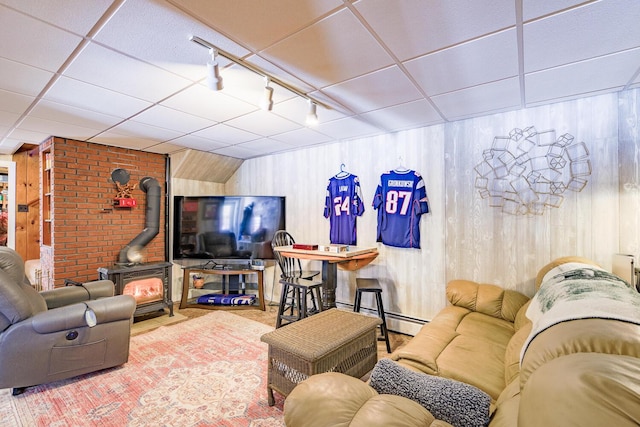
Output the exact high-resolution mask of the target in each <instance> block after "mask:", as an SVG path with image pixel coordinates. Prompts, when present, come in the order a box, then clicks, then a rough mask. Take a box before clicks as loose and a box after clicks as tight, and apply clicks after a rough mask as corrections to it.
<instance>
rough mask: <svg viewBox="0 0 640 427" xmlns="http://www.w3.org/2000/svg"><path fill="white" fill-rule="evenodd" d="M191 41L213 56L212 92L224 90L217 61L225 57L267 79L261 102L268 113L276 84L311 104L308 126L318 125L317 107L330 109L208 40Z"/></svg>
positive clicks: (209, 76)
mask: <svg viewBox="0 0 640 427" xmlns="http://www.w3.org/2000/svg"><path fill="white" fill-rule="evenodd" d="M189 40H191V41H192V42H194V43H197V44H199V45H200V46H203V47H206V48H207V49H209V52H210V54H211V60H210V61H208V62H207V86H209V88H210V89H211V90H221V89H222V76H220V73H219V70H218V61H217V56H218V55H219V56H223V57H225V58H226V59H228V60H229V61H231V62H233V63H235V64H237V65H239V66H241V67H243V68H246V69H247V70H249V71H253V72H254V73H256V74H259V75H261V76H262V77H264V78H265V80H266V84H265V88H264V93H263V98H262V100H261V101H260V108H262V109H264V110H267V111H271V109H272V108H273V88H272V87H271V85H270V84H271V83H275V84H277V85H278V86H282V87H283V88H285V89H287V90H288V91H290V92H293V93H294V94H296V95H297V96H299V97H301V98H304V99H306V100H307V101H308V102H309V113H308V114H307V120H306V123H307V124H308V125H313V124H316V123H318V115H317V113H316V107H317V106H318V105H321V106H322V107H324V108H327V109H329V107H328V106H327V105H325V104H323V103H321V102H319V101H317V100H315V99H313V98H311V97H310V96H309V95H307V94H306V93H304V92H302V91H301V90H299V89H297V88H295V87H294V86H291V85H290V84H287V83H285V82H283V81H282V80H279V79H277V78H276V77H274V76H272V75H271V74H269V73H267V72H266V71H264V70H263V69H261V68H260V67H257V66H255V65H253V64H250V63H248V62H245V61H244V60H242V59H240V58H238V57H236V56H234V55H232V54H230V53H228V52H225V51H224V50H221V49H218V48H217V47H216V46H214V45H213V44H211V43H209V42H208V41H206V40H203V39H201V38H200V37H197V36H191V37H190V38H189Z"/></svg>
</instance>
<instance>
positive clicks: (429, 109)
mask: <svg viewBox="0 0 640 427" xmlns="http://www.w3.org/2000/svg"><path fill="white" fill-rule="evenodd" d="M360 117H362V118H363V119H365V120H367V121H368V122H370V123H374V124H376V125H377V126H378V127H380V128H383V129H385V130H387V131H389V132H395V131H398V130H402V129H412V128H417V127H422V126H429V125H433V124H436V123H442V122H443V120H442V117H440V114H439V113H438V112H437V111H436V110H435V109H434V108H433V106H432V105H431V104H430V103H429V102H428V101H426V100H424V99H421V100H419V101H414V102H408V103H406V104H402V105H396V106H393V107H388V108H382V109H380V110H376V111H371V112H369V113H365V114H361V115H360Z"/></svg>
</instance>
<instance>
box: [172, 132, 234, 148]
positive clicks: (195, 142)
mask: <svg viewBox="0 0 640 427" xmlns="http://www.w3.org/2000/svg"><path fill="white" fill-rule="evenodd" d="M171 144H174V145H175V146H181V147H183V148H184V147H188V148H193V149H195V150H201V151H211V150H215V149H217V148H222V147H227V146H229V144H225V143H222V142H218V141H214V140H211V139H208V138H201V137H199V136H196V135H185V136H181V137H180V138H176V139H172V140H171Z"/></svg>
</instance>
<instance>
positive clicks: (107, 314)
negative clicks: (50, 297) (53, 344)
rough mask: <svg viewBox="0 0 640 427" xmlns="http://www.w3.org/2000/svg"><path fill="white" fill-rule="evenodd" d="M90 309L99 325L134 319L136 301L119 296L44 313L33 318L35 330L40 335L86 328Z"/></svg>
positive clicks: (129, 296)
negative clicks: (87, 312)
mask: <svg viewBox="0 0 640 427" xmlns="http://www.w3.org/2000/svg"><path fill="white" fill-rule="evenodd" d="M87 307H89V308H90V309H91V310H93V312H94V313H95V315H96V320H97V325H100V324H105V323H109V322H115V321H119V320H127V319H131V318H132V317H133V312H134V311H135V309H136V300H135V299H134V298H133V297H132V296H131V295H117V296H114V297H111V298H102V299H98V300H93V301H86V302H84V303H78V304H71V305H67V306H65V307H60V308H55V309H52V310H47V311H43V312H41V313H38V314H36V315H35V316H33V317H32V318H31V325H32V327H33V329H34V330H35V331H36V332H38V333H40V334H48V333H52V332H58V331H65V330H68V329H73V328H82V327H86V326H88V325H87V321H86V318H85V312H86V311H87Z"/></svg>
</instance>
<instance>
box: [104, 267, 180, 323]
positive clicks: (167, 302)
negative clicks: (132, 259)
mask: <svg viewBox="0 0 640 427" xmlns="http://www.w3.org/2000/svg"><path fill="white" fill-rule="evenodd" d="M171 265H172V264H171V263H170V262H160V263H142V264H133V265H118V264H116V265H113V266H111V267H101V268H99V269H98V275H99V278H100V279H101V280H105V279H106V280H111V281H112V282H113V283H114V284H115V290H116V291H115V293H116V295H132V296H133V297H134V298H135V299H136V311H135V312H134V314H133V315H134V317H135V316H140V315H142V314H147V313H151V312H155V311H160V310H164V309H165V308H168V309H169V316H173V302H172V301H171V277H170V272H171Z"/></svg>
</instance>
